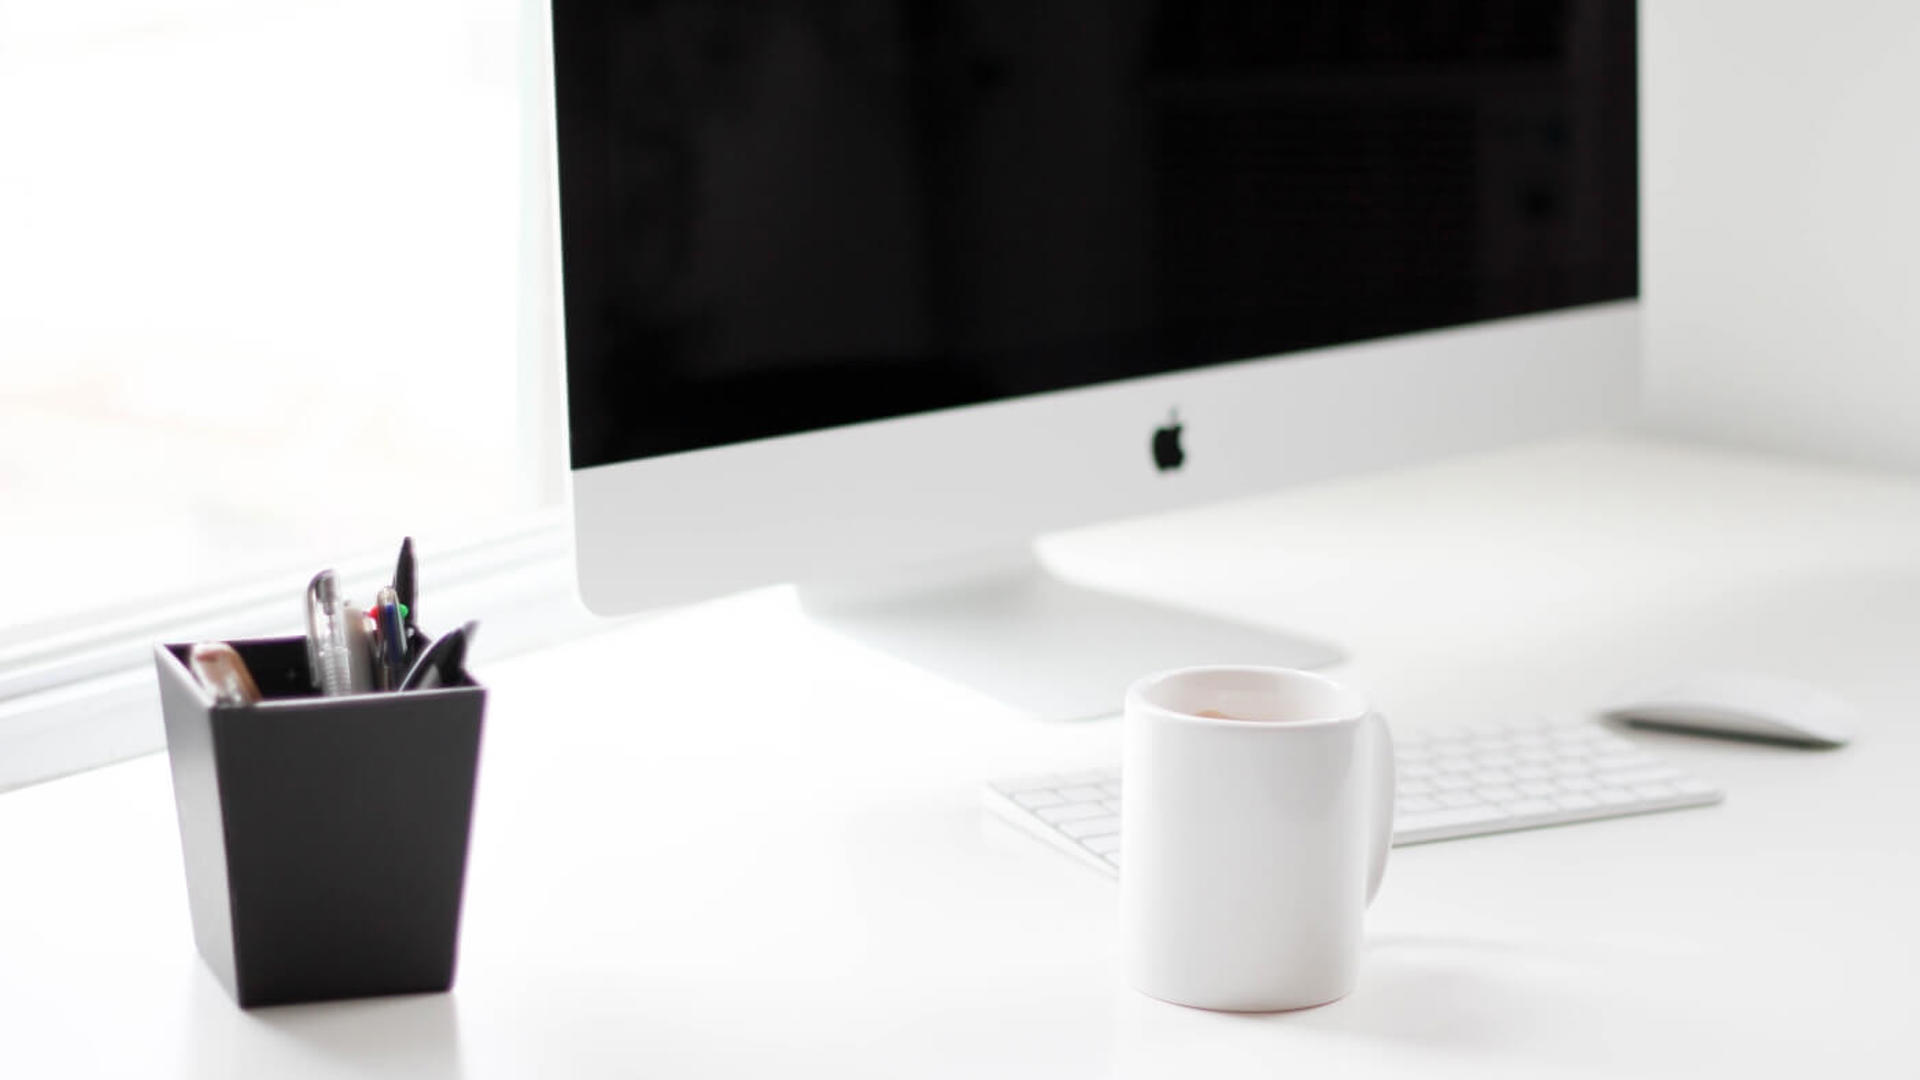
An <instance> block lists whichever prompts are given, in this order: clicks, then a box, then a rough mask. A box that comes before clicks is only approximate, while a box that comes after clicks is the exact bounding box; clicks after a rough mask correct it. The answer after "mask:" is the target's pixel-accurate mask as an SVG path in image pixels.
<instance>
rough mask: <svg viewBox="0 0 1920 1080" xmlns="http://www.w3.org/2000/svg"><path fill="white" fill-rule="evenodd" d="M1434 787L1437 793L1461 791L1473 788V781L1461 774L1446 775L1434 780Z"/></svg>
mask: <svg viewBox="0 0 1920 1080" xmlns="http://www.w3.org/2000/svg"><path fill="white" fill-rule="evenodd" d="M1433 786H1434V789H1435V790H1436V791H1460V790H1462V789H1465V788H1470V787H1472V786H1473V781H1471V780H1469V779H1467V778H1466V777H1464V776H1461V775H1460V774H1459V773H1444V774H1442V775H1440V776H1436V777H1434V778H1433Z"/></svg>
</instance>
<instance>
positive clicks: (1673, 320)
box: [1640, 0, 1920, 469]
mask: <svg viewBox="0 0 1920 1080" xmlns="http://www.w3.org/2000/svg"><path fill="white" fill-rule="evenodd" d="M1640 49H1641V52H1640V55H1641V65H1642V66H1641V73H1642V92H1643V95H1644V96H1643V99H1642V101H1641V146H1642V157H1641V163H1640V168H1641V188H1642V192H1643V199H1642V213H1643V215H1644V220H1643V222H1642V230H1643V231H1642V235H1643V237H1644V238H1645V244H1644V246H1643V249H1642V267H1643V271H1642V272H1643V276H1642V294H1643V296H1644V298H1645V310H1646V316H1647V324H1646V325H1647V335H1648V336H1647V388H1648V411H1649V414H1650V416H1651V418H1652V419H1653V421H1654V422H1655V424H1656V425H1657V426H1658V427H1659V428H1661V429H1662V430H1665V431H1669V432H1674V433H1679V434H1685V435H1693V436H1702V437H1706V438H1711V439H1714V440H1717V441H1724V442H1729V443H1735V444H1740V445H1747V446H1753V447H1760V448H1767V449H1777V450H1784V451H1789V452H1798V453H1806V454H1812V455H1815V456H1819V457H1826V458H1834V459H1841V460H1849V461H1857V462H1862V463H1867V464H1872V465H1880V466H1890V467H1896V468H1906V469H1911V468H1914V467H1920V422H1916V419H1917V416H1916V414H1917V413H1920V363H1916V362H1915V360H1916V359H1920V270H1916V268H1915V264H1914V261H1913V259H1914V255H1913V253H1914V247H1915V243H1916V241H1920V138H1916V128H1915V123H1914V114H1915V104H1916V103H1920V5H1914V4H1906V3H1886V2H1883V0H1881V2H1876V0H1840V2H1837V3H1828V4H1818V5H1815V4H1806V3H1753V2H1741V0H1647V2H1645V3H1643V4H1642V5H1641V46H1640Z"/></svg>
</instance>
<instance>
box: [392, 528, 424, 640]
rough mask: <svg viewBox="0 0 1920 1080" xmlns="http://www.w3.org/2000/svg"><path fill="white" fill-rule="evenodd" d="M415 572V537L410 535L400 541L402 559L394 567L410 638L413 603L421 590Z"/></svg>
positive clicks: (394, 587)
mask: <svg viewBox="0 0 1920 1080" xmlns="http://www.w3.org/2000/svg"><path fill="white" fill-rule="evenodd" d="M413 574H414V569H413V537H411V536H409V537H405V538H403V539H402V540H401V541H400V561H399V562H398V563H395V564H394V567H393V591H394V592H395V593H397V594H399V596H400V610H401V611H402V612H405V614H404V615H402V616H401V617H402V618H403V619H405V620H406V626H407V637H408V638H409V639H410V638H412V637H413V623H414V614H413V605H414V602H415V599H416V594H417V593H418V592H419V587H418V586H417V585H415V584H414V578H413Z"/></svg>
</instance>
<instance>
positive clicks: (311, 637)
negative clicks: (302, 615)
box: [304, 570, 334, 691]
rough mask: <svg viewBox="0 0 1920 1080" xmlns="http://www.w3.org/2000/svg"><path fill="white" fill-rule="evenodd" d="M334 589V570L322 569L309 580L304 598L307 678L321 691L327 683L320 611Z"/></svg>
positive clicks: (324, 631) (323, 628)
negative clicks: (322, 665)
mask: <svg viewBox="0 0 1920 1080" xmlns="http://www.w3.org/2000/svg"><path fill="white" fill-rule="evenodd" d="M333 589H334V583H333V571H331V570H322V571H320V572H319V573H317V574H315V575H313V580H312V581H309V582H307V592H306V596H305V598H304V599H305V600H306V604H307V678H308V679H310V680H312V682H313V686H314V689H316V690H321V691H324V690H325V689H326V683H325V681H324V680H323V679H322V678H321V677H320V642H321V641H323V640H324V639H325V638H326V624H325V622H324V621H322V619H321V614H320V613H321V610H322V608H323V607H324V606H325V601H324V600H323V599H322V597H324V596H332V595H333Z"/></svg>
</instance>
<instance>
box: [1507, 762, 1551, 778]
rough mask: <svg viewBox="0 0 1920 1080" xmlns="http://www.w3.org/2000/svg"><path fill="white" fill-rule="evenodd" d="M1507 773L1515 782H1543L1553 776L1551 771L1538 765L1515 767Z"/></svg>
mask: <svg viewBox="0 0 1920 1080" xmlns="http://www.w3.org/2000/svg"><path fill="white" fill-rule="evenodd" d="M1507 771H1508V772H1511V773H1512V774H1513V778H1514V779H1515V780H1545V779H1546V778H1547V777H1549V776H1552V775H1553V770H1551V769H1544V768H1541V767H1540V766H1538V765H1515V766H1514V767H1513V768H1511V769H1509V770H1507Z"/></svg>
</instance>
